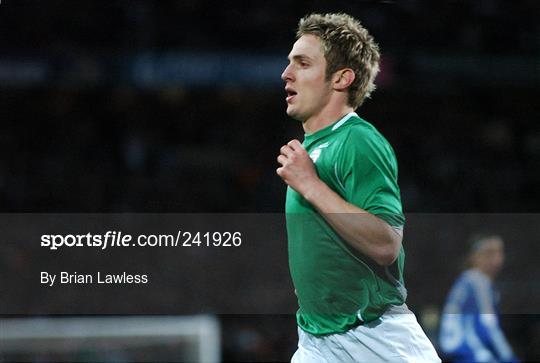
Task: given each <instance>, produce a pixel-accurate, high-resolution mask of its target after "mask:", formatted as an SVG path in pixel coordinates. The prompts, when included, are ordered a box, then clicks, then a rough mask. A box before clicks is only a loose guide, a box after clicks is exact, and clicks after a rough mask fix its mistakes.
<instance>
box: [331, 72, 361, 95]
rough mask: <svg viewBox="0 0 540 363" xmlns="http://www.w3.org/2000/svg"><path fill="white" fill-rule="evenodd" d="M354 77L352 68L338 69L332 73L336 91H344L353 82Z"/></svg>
mask: <svg viewBox="0 0 540 363" xmlns="http://www.w3.org/2000/svg"><path fill="white" fill-rule="evenodd" d="M355 78H356V76H355V74H354V71H353V70H352V69H350V68H343V69H340V70H339V71H337V72H336V73H335V74H334V89H335V90H336V91H345V90H346V89H347V88H349V86H350V85H351V84H352V83H353V82H354V79H355Z"/></svg>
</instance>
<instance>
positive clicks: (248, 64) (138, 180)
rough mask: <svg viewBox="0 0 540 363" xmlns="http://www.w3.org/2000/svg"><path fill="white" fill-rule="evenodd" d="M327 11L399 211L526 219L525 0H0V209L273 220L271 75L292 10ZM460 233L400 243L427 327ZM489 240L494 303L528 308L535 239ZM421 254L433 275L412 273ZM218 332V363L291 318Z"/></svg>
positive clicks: (531, 140)
mask: <svg viewBox="0 0 540 363" xmlns="http://www.w3.org/2000/svg"><path fill="white" fill-rule="evenodd" d="M330 11H331V12H336V11H342V12H347V13H349V14H351V15H353V16H355V17H357V18H358V19H360V20H361V22H362V23H363V24H364V25H365V26H366V27H367V28H368V29H369V31H370V32H371V34H372V35H373V36H374V37H375V39H376V40H377V42H378V43H379V44H380V47H381V50H382V71H381V73H380V75H379V76H378V79H377V81H376V83H377V85H378V88H377V90H376V91H375V92H374V93H373V95H372V99H370V100H367V101H366V102H365V104H364V105H363V106H362V107H361V108H360V109H359V110H357V112H358V114H359V115H360V116H361V117H363V118H364V119H366V120H368V121H370V122H371V123H373V124H374V125H375V126H376V127H377V128H378V129H379V130H380V131H381V132H382V133H383V134H384V135H385V136H386V138H387V139H388V140H389V141H390V143H391V144H392V146H393V147H394V149H395V151H396V154H397V157H398V162H399V167H400V170H399V172H400V176H399V178H400V181H399V183H400V187H401V192H402V199H403V205H404V210H405V211H406V213H409V214H427V215H444V214H448V213H462V214H470V213H484V214H500V213H512V215H514V216H515V215H529V216H530V215H531V214H534V213H536V212H537V211H538V204H539V202H540V124H539V122H538V119H539V115H540V112H539V111H540V103H539V102H538V99H539V97H540V86H539V85H540V66H539V61H540V21H539V20H540V16H539V15H540V2H538V1H536V0H516V1H511V2H508V1H502V0H478V1H440V2H428V1H424V2H423V1H340V0H338V1H332V2H331V4H329V2H327V1H285V0H273V1H269V2H264V1H263V2H261V1H259V2H250V1H223V2H215V1H205V0H182V1H173V0H161V1H143V0H131V1H128V0H110V1H77V2H74V1H58V0H50V1H40V2H38V1H25V0H19V1H15V0H2V2H1V4H0V46H1V49H2V52H1V53H0V115H1V116H0V119H1V122H0V206H1V211H2V212H3V213H15V212H25V213H26V212H39V213H46V212H47V213H49V212H75V213H82V212H92V213H110V212H121V213H129V212H137V213H142V212H148V213H150V212H151V213H195V212H197V213H210V212H212V213H239V212H242V213H280V212H282V211H283V207H284V193H285V187H284V185H283V183H282V182H281V180H280V179H279V178H278V177H277V176H276V175H275V168H276V162H275V158H276V156H277V154H278V151H279V148H280V147H281V145H283V144H284V143H286V142H288V141H289V140H290V139H292V138H300V139H301V138H302V137H303V133H302V129H301V125H300V124H299V123H298V122H296V121H294V120H291V119H288V117H287V116H286V114H285V101H284V99H285V92H284V90H283V86H284V85H283V82H282V81H281V79H280V74H281V71H282V70H283V68H284V67H285V65H286V56H287V54H288V52H289V50H290V48H291V46H292V43H293V42H294V34H295V28H296V25H297V22H298V20H299V18H301V17H302V16H304V15H305V14H308V13H311V12H330ZM413 220H414V217H413ZM454 228H457V229H459V226H454ZM470 229H473V228H471V226H468V229H464V230H462V231H459V232H458V231H456V233H452V232H451V230H450V231H446V232H445V233H444V234H443V235H442V236H440V235H436V234H435V235H432V236H429V237H425V238H426V241H425V242H422V243H415V242H414V241H411V242H410V244H409V245H406V250H407V253H408V260H407V267H406V282H407V286H408V289H409V295H410V299H409V305H410V307H411V308H412V309H413V310H414V311H415V312H417V313H419V314H420V313H421V312H423V311H424V312H426V316H427V317H428V318H427V320H426V321H427V324H432V325H434V326H436V321H435V322H434V321H433V319H432V320H429V317H430V316H432V315H433V314H432V313H433V312H435V316H436V312H437V311H438V309H440V307H441V304H442V303H443V301H444V297H445V295H446V293H447V291H448V289H449V287H450V284H451V282H452V280H453V279H454V278H455V276H456V275H457V274H458V273H459V271H460V267H461V259H460V258H461V257H462V256H463V255H464V253H465V252H464V250H463V249H462V247H463V246H465V241H464V239H465V238H466V232H467V231H469V230H470ZM495 229H496V228H495ZM507 230H511V228H507ZM471 232H473V231H471ZM493 232H495V233H503V232H504V231H503V232H501V231H497V230H494V231H493ZM435 233H436V231H435ZM503 237H504V238H505V239H506V240H507V242H508V241H510V242H513V244H512V243H507V253H508V255H509V256H508V263H507V266H506V269H505V271H503V273H502V275H501V279H500V283H501V290H502V292H503V295H502V301H503V303H504V302H505V301H506V302H507V303H508V304H510V305H511V304H514V305H511V306H517V305H516V304H518V303H519V302H521V303H523V302H524V301H525V302H526V301H527V299H531V300H532V301H538V289H537V287H538V285H537V280H536V281H535V280H534V279H532V278H531V276H533V277H534V276H536V277H539V276H538V272H539V271H538V267H537V266H536V263H535V261H538V256H540V254H537V253H538V252H539V250H538V246H539V242H540V241H539V240H538V235H537V234H534V233H532V234H527V235H522V236H520V238H519V239H518V238H516V237H515V235H514V236H513V235H512V234H511V233H508V232H507V234H506V235H504V234H503ZM284 244H285V241H283V246H282V247H283V248H286V246H285V245H284ZM449 245H451V246H452V247H448V246H449ZM445 246H446V247H445ZM512 246H516V247H514V248H513V247H512ZM445 248H446V249H445ZM434 249H435V250H437V249H442V251H444V253H443V252H439V255H440V256H441V257H442V258H443V259H444V258H446V259H445V260H444V261H445V266H443V267H444V271H443V270H437V271H438V272H432V271H430V270H429V267H430V266H431V267H433V268H435V267H439V268H441V266H440V265H441V263H440V261H435V260H430V262H429V263H427V264H426V261H427V260H429V259H430V254H433V250H434ZM21 253H22V252H21ZM199 258H201V259H202V261H204V256H202V257H199ZM283 263H284V264H286V261H283ZM235 269H237V271H236V270H235ZM239 269H241V266H239V265H238V266H230V270H231V276H235V274H238V273H242V271H241V270H239ZM516 271H521V272H522V274H521V275H519V276H520V278H521V280H520V283H513V282H515V281H516V276H517V275H516V273H517V272H516ZM531 273H533V274H536V275H531ZM525 274H526V275H525ZM524 276H528V279H527V278H525V277H524ZM275 283H276V284H279V283H283V281H282V280H276V281H275ZM288 283H289V282H288ZM441 286H442V287H441ZM177 298H178V299H179V300H181V299H182V296H181V293H180V292H179V295H178V296H177ZM537 306H538V305H537ZM507 312H508V314H505V315H504V316H503V319H504V321H503V323H505V327H506V331H507V335H508V337H509V339H510V340H511V342H512V345H513V346H514V348H515V350H516V352H517V353H518V355H519V356H520V357H521V358H522V359H524V360H538V359H540V352H539V350H538V349H539V348H538V346H539V344H538V343H539V342H540V325H539V317H538V315H535V314H532V313H534V311H532V310H531V311H528V312H527V313H524V312H523V311H521V310H512V309H509V310H507ZM430 314H431V315H430ZM220 322H221V329H222V343H223V346H222V354H223V356H222V357H223V359H224V360H230V361H255V360H259V361H269V360H271V361H285V360H287V359H289V357H290V355H291V354H292V352H294V349H295V346H296V331H295V323H294V319H293V317H292V316H291V315H287V314H285V315H278V316H275V315H273V316H265V315H260V316H254V315H250V316H239V315H223V316H221V317H220ZM430 322H431V323H430Z"/></svg>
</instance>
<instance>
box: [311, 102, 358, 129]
mask: <svg viewBox="0 0 540 363" xmlns="http://www.w3.org/2000/svg"><path fill="white" fill-rule="evenodd" d="M353 111H354V109H353V108H352V107H351V106H343V107H338V108H325V109H323V110H321V112H319V113H318V114H316V115H313V116H311V117H310V118H309V119H307V120H306V121H304V122H302V126H303V128H304V132H305V133H306V134H313V133H314V132H317V131H319V130H321V129H324V128H325V127H326V126H328V125H331V124H332V123H334V122H335V121H337V120H339V119H340V118H342V117H344V116H345V115H347V114H349V113H351V112H353Z"/></svg>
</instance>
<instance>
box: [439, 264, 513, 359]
mask: <svg viewBox="0 0 540 363" xmlns="http://www.w3.org/2000/svg"><path fill="white" fill-rule="evenodd" d="M498 301H499V294H498V292H497V291H496V290H495V288H494V286H493V284H492V282H491V279H490V278H489V277H488V276H486V275H485V274H484V273H482V272H480V271H479V270H476V269H470V270H467V271H465V272H463V273H462V274H461V275H460V276H459V278H458V279H457V280H456V282H455V283H454V286H453V287H452V290H451V291H450V294H449V295H448V298H447V300H446V305H445V307H444V310H443V314H442V317H441V327H440V332H439V346H440V349H441V351H442V353H443V354H444V356H445V357H446V358H447V359H450V360H452V361H454V362H494V363H498V362H518V359H517V358H516V356H515V355H514V353H513V352H512V349H511V348H510V345H509V344H508V342H507V341H506V338H505V336H504V334H503V332H502V330H501V327H500V324H499V316H498V312H497V306H498Z"/></svg>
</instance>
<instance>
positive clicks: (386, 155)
mask: <svg viewBox="0 0 540 363" xmlns="http://www.w3.org/2000/svg"><path fill="white" fill-rule="evenodd" d="M340 161H341V162H340V164H339V167H340V169H341V173H340V174H341V175H342V183H343V186H344V188H345V199H346V200H347V201H348V202H349V203H352V204H354V205H356V206H358V207H359V208H362V209H364V210H366V211H368V212H369V213H371V214H374V215H376V216H377V217H379V218H381V219H382V220H384V221H386V222H387V223H388V224H390V225H391V226H394V227H400V226H403V225H404V224H405V217H404V216H403V212H402V207H401V197H400V191H399V186H398V184H397V161H396V156H395V154H394V151H393V150H392V147H391V146H390V144H389V143H388V141H386V139H384V137H383V136H382V135H381V134H379V133H378V132H377V131H376V130H372V129H370V128H364V127H362V128H360V127H358V128H352V129H351V130H350V132H349V135H348V138H347V140H346V142H344V144H343V147H342V154H341V157H340Z"/></svg>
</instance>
